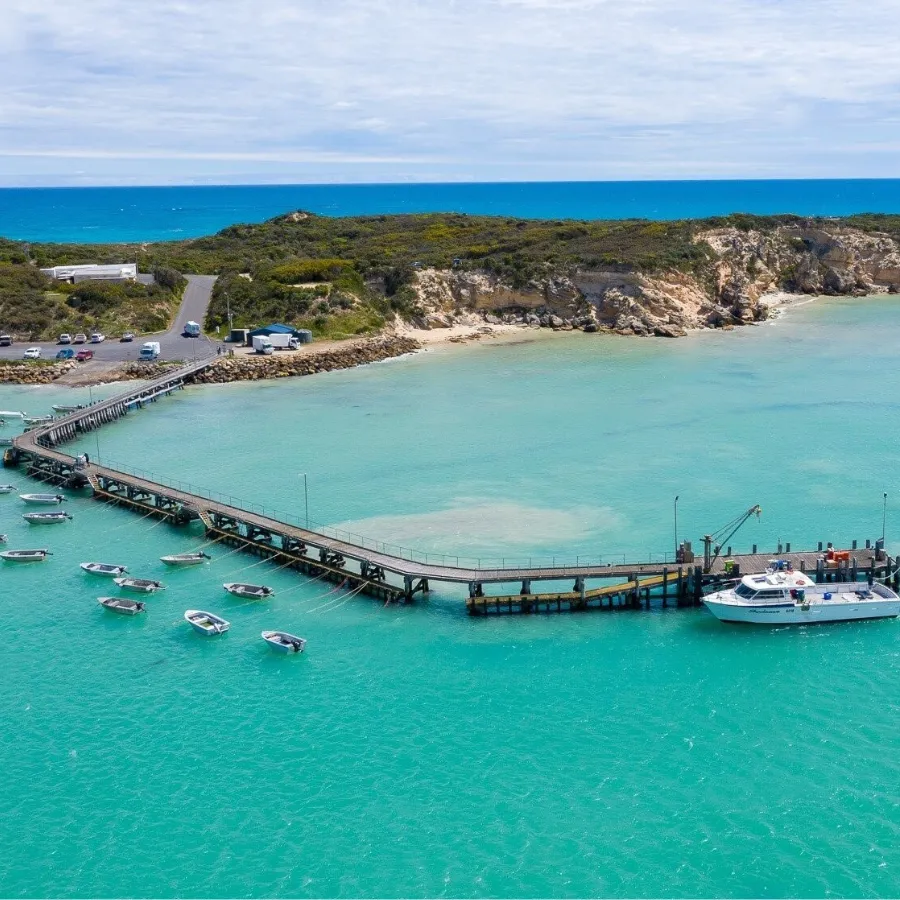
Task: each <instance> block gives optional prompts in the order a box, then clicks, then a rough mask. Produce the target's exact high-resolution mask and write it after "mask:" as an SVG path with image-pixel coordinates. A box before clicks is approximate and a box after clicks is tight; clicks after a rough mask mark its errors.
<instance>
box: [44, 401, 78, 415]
mask: <svg viewBox="0 0 900 900" xmlns="http://www.w3.org/2000/svg"><path fill="white" fill-rule="evenodd" d="M85 406H86V404H84V403H79V404H77V405H75V406H69V405H67V404H65V403H54V404H53V406H51V407H50V409H52V410H53V411H54V412H58V413H73V412H78V410H79V409H84V408H85Z"/></svg>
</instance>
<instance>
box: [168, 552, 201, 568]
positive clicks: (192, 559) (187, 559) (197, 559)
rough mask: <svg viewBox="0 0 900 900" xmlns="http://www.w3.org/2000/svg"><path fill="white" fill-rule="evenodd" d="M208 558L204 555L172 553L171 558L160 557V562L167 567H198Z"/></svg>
mask: <svg viewBox="0 0 900 900" xmlns="http://www.w3.org/2000/svg"><path fill="white" fill-rule="evenodd" d="M209 558H210V557H209V556H207V554H205V553H173V554H172V555H171V556H161V557H160V561H161V562H164V563H165V564H166V565H167V566H199V565H200V563H202V562H205V561H206V560H208V559H209Z"/></svg>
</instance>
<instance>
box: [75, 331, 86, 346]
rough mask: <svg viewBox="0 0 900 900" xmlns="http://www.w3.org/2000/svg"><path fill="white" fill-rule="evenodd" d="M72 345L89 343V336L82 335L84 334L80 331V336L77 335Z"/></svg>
mask: <svg viewBox="0 0 900 900" xmlns="http://www.w3.org/2000/svg"><path fill="white" fill-rule="evenodd" d="M72 343H73V344H85V343H87V335H86V334H82V333H81V332H80V331H79V332H78V334H76V335H75V337H74V338H73V340H72Z"/></svg>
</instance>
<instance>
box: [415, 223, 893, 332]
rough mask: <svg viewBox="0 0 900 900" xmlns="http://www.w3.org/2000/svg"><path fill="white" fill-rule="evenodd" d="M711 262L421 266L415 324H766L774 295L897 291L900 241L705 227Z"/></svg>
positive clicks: (854, 233) (823, 228)
mask: <svg viewBox="0 0 900 900" xmlns="http://www.w3.org/2000/svg"><path fill="white" fill-rule="evenodd" d="M694 240H695V242H696V243H697V244H698V245H700V246H701V247H702V248H703V250H704V251H705V261H704V262H702V263H700V264H699V265H696V266H694V267H693V269H692V270H691V271H682V270H678V269H671V270H669V271H662V272H640V271H636V270H634V269H628V268H626V267H622V266H617V267H610V268H608V269H603V268H591V269H587V268H582V267H573V268H572V269H571V271H567V272H565V273H562V272H559V271H554V272H552V273H551V272H548V274H547V276H546V277H544V278H540V279H532V280H531V281H529V282H527V283H526V284H524V285H519V286H514V285H512V284H510V283H509V282H507V281H505V280H504V279H503V278H501V277H499V276H497V275H495V274H493V273H490V272H487V271H477V270H475V271H473V270H471V269H470V270H463V269H435V268H425V269H420V270H418V271H416V273H415V277H414V282H413V289H414V291H415V295H416V298H417V301H418V306H419V314H418V315H416V316H415V319H414V322H415V324H416V325H418V326H420V327H424V328H446V327H449V326H451V325H453V324H457V323H464V324H474V323H475V322H479V321H487V322H489V323H491V322H493V323H497V322H505V323H519V324H525V325H534V326H543V327H550V328H557V329H569V328H582V329H584V330H587V331H596V330H601V329H602V330H609V331H615V332H617V333H620V334H638V335H659V336H664V337H678V336H680V335H683V334H685V333H686V331H687V330H689V329H698V328H718V327H723V326H735V325H744V324H749V323H753V322H759V321H761V320H763V319H765V318H767V317H768V315H769V303H768V302H767V295H771V294H773V293H776V292H787V293H795V294H849V295H856V296H862V295H866V294H872V293H878V292H888V291H889V292H892V293H893V292H897V291H898V290H900V246H898V242H897V241H895V240H894V239H893V238H892V237H891V236H889V235H887V234H883V233H878V232H868V231H862V230H860V229H857V228H853V227H850V226H847V225H845V224H842V223H840V222H835V223H834V224H830V223H828V222H827V221H826V222H823V220H815V221H812V220H810V221H808V222H804V221H802V220H799V221H798V222H797V223H795V224H790V225H784V226H782V227H778V228H776V229H774V230H771V231H767V232H762V231H754V230H742V229H739V228H736V227H723V228H712V229H709V230H706V231H701V232H699V233H698V234H697V235H696V236H695V239H694Z"/></svg>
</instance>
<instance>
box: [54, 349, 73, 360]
mask: <svg viewBox="0 0 900 900" xmlns="http://www.w3.org/2000/svg"><path fill="white" fill-rule="evenodd" d="M56 358H57V359H74V358H75V351H74V350H73V349H72V348H71V347H63V348H62V350H60V351H59V352H58V353H57V354H56Z"/></svg>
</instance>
